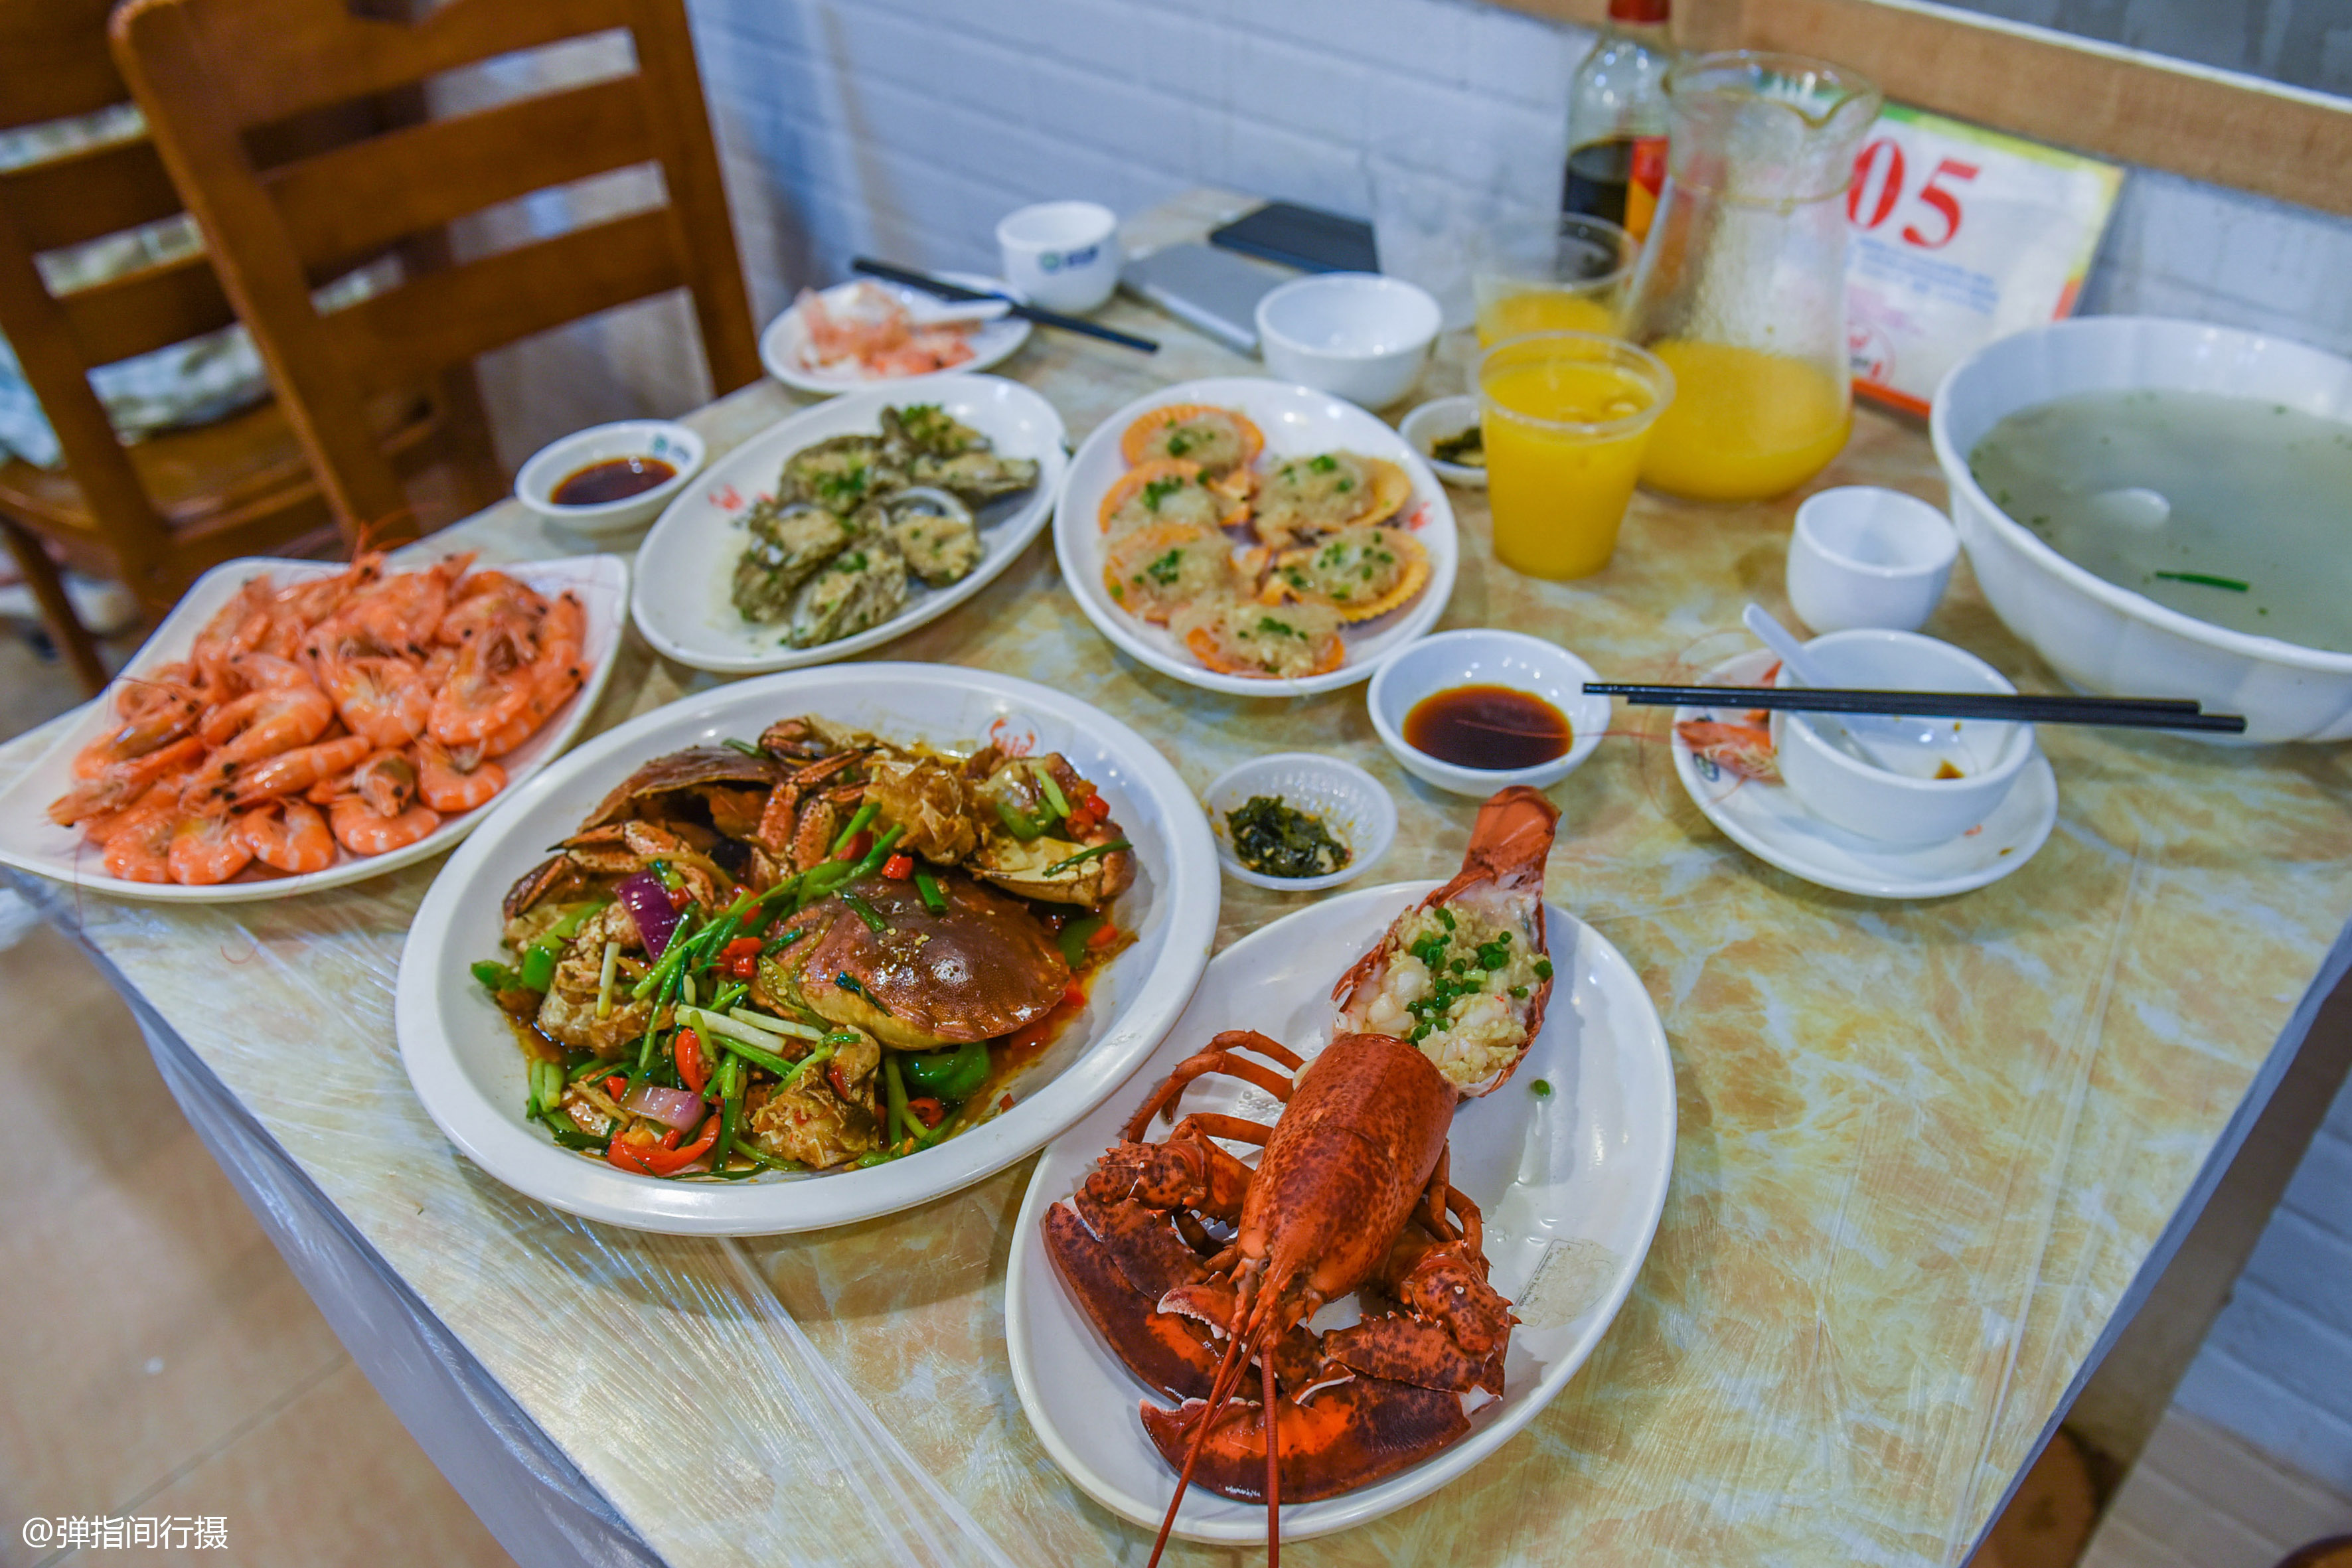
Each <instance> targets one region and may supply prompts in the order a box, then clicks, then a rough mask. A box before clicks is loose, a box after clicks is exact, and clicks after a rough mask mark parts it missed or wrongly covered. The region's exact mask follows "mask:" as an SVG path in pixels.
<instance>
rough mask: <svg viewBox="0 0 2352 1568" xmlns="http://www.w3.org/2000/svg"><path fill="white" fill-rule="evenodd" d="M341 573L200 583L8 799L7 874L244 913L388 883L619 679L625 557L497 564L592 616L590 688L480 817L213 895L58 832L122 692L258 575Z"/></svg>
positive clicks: (2, 849) (231, 567) (442, 841)
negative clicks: (54, 807)
mask: <svg viewBox="0 0 2352 1568" xmlns="http://www.w3.org/2000/svg"><path fill="white" fill-rule="evenodd" d="M416 564H419V563H417V562H415V561H412V562H410V563H408V564H406V565H402V566H397V567H395V570H402V571H405V570H410V569H413V567H414V566H415V565H416ZM344 569H345V568H344V567H343V566H342V565H341V564H340V563H333V562H323V561H282V560H271V559H268V558H264V557H249V558H247V559H246V560H242V561H230V562H225V563H222V564H221V565H218V566H215V567H214V568H213V569H212V570H211V571H209V572H207V573H205V574H204V575H203V576H201V577H199V578H197V579H196V581H195V583H194V584H193V585H192V586H191V587H190V588H189V589H188V591H187V593H186V594H185V595H184V596H182V598H181V600H180V602H179V603H178V604H177V605H174V606H173V609H172V613H171V614H170V615H169V616H166V617H164V620H163V625H162V626H158V627H156V628H155V633H154V635H153V636H152V637H149V638H148V639H147V640H146V642H144V643H143V644H142V645H141V646H140V648H139V651H138V652H137V653H135V654H133V655H131V662H130V663H129V664H128V665H126V666H124V667H123V669H122V672H121V674H120V675H118V676H116V677H115V684H114V685H109V686H108V687H107V689H105V690H104V691H103V692H100V694H99V697H98V700H96V701H94V702H89V703H85V704H84V705H83V706H82V708H81V709H80V710H79V713H78V714H77V715H76V717H75V719H74V721H73V723H72V724H71V725H70V726H69V727H68V729H67V730H66V731H65V733H64V734H63V735H62V736H61V737H60V738H59V739H58V743H57V744H56V745H54V746H52V747H50V748H49V750H48V752H47V753H46V754H44V755H43V756H42V758H41V760H40V761H38V762H37V763H34V764H33V765H32V766H31V767H30V768H28V769H26V772H25V773H23V774H22V775H20V776H19V777H18V778H17V780H16V783H15V784H11V785H9V786H8V787H7V788H6V789H5V790H0V865H7V866H14V867H16V868H17V869H18V870H20V871H30V872H33V873H34V874H35V875H37V876H42V877H47V878H50V879H54V880H56V881H59V882H67V883H70V884H71V885H73V886H75V887H77V888H81V889H86V890H88V891H89V892H93V893H110V894H113V895H114V896H115V897H117V898H124V899H144V900H150V901H152V902H156V903H178V904H242V903H251V902H254V901H256V900H262V899H288V898H292V897H293V896H295V895H296V894H298V893H311V892H317V891H319V890H320V889H324V888H341V887H346V886H348V885H350V884H351V883H353V882H360V881H364V880H366V879H368V878H370V877H380V876H382V875H383V873H384V872H386V871H396V870H398V869H399V868H401V867H403V866H413V865H415V863H416V862H417V861H419V860H425V859H429V858H432V857H433V856H436V855H438V854H439V853H441V851H443V850H444V849H446V848H448V847H450V846H451V845H453V844H455V843H457V840H459V839H460V838H463V837H466V835H467V834H468V833H470V832H472V831H473V830H474V828H475V826H477V825H478V824H479V823H480V822H481V821H482V819H483V818H484V817H486V816H488V815H489V814H490V813H491V812H494V811H496V810H497V809H498V808H499V805H500V804H501V803H503V802H504V801H505V800H506V799H507V798H508V797H509V796H510V795H513V794H514V793H515V791H516V790H517V788H518V787H520V785H521V784H522V782H523V781H524V780H525V779H527V778H529V777H530V775H531V774H533V773H537V772H538V771H539V770H540V769H541V768H543V767H545V766H546V765H547V764H548V763H551V762H552V761H554V760H555V758H556V757H557V756H559V755H561V754H562V751H563V748H564V747H566V746H568V745H570V744H571V743H572V737H573V736H575V735H577V734H579V733H580V726H581V725H583V724H584V723H586V722H587V721H588V715H589V714H590V713H592V712H593V711H594V710H595V707H596V700H597V699H598V698H599V697H601V696H603V695H604V683H605V681H606V680H608V679H611V678H612V674H613V660H614V658H615V657H616V656H617V655H618V654H619V653H620V651H621V626H622V622H623V617H624V614H625V606H626V605H627V604H628V598H629V568H628V564H627V563H625V562H624V561H623V560H622V559H621V558H620V557H619V556H617V555H569V556H565V557H563V558H562V559H561V560H555V561H536V562H526V563H521V564H519V565H509V564H500V565H499V568H498V569H499V571H501V572H505V573H509V574H511V575H513V576H515V577H517V578H520V580H521V581H523V582H525V583H528V584H530V585H531V586H532V587H534V588H536V589H538V590H539V591H540V592H541V593H542V594H550V595H552V594H556V593H560V592H562V590H564V589H566V588H570V589H572V590H574V591H576V592H577V593H578V594H579V595H580V600H581V605H582V607H583V609H585V610H586V612H587V623H588V624H587V635H586V636H585V637H583V639H582V642H581V655H582V657H583V658H585V659H586V660H587V663H588V678H587V679H585V680H584V681H583V682H582V683H581V687H580V689H579V690H578V691H576V692H574V693H573V694H572V700H570V701H569V702H567V703H565V704H564V705H563V706H562V708H560V709H558V710H556V711H555V714H554V716H553V717H551V719H549V721H547V722H546V723H545V724H543V725H541V727H540V731H539V733H537V734H535V735H533V736H532V737H531V738H530V740H528V741H526V742H523V743H522V744H521V745H520V746H518V747H516V748H515V750H514V751H512V752H509V753H508V754H507V755H506V756H503V757H501V758H499V766H500V767H503V768H504V769H506V771H507V787H506V788H505V789H504V790H502V791H501V792H499V795H498V796H497V798H496V799H494V800H492V801H490V802H489V803H488V805H481V806H478V807H476V808H475V809H474V810H472V811H468V812H463V813H460V814H459V815H457V816H450V817H445V818H444V819H443V820H442V823H441V826H438V827H436V828H435V829H434V830H433V831H432V832H431V833H428V834H426V835H425V837H422V838H420V839H418V840H417V841H416V842H415V843H414V844H411V845H409V846H408V847H405V848H403V849H394V850H392V851H390V852H389V853H387V854H383V855H372V856H359V855H353V854H352V852H351V851H349V850H347V849H344V848H341V847H337V848H336V850H335V862H334V864H333V865H331V866H329V867H328V868H326V869H325V870H323V871H306V872H303V873H301V874H300V875H299V876H291V877H289V876H283V875H278V874H275V873H268V872H265V871H261V870H258V869H255V870H247V871H245V872H243V873H241V874H240V875H239V876H238V877H237V878H236V879H231V880H229V881H226V882H219V883H215V884H214V885H213V886H211V887H209V888H184V887H180V886H178V885H177V884H175V883H154V882H126V881H123V880H122V879H120V878H117V877H110V876H108V875H107V874H106V871H105V868H104V867H103V865H102V864H101V863H100V861H101V857H102V856H103V854H104V851H102V850H100V848H99V847H97V846H96V845H93V844H89V843H86V842H85V841H84V840H83V838H82V836H81V833H80V831H79V829H76V828H71V827H59V826H58V825H57V824H55V823H53V822H51V821H50V820H49V818H48V805H49V802H51V801H53V800H55V799H56V798H57V797H58V796H59V795H63V794H65V792H66V791H67V790H68V789H69V788H71V787H72V784H73V760H74V755H75V753H76V752H79V751H80V750H81V749H82V748H83V747H84V746H87V745H88V744H89V743H90V742H92V741H95V740H97V739H98V738H99V737H100V736H101V735H104V734H107V733H109V732H110V731H113V730H114V729H116V728H118V727H119V722H120V721H114V722H110V720H113V717H114V693H115V689H116V686H117V685H119V684H120V683H121V682H122V681H125V680H135V679H139V678H140V677H141V676H142V675H144V674H146V673H147V672H148V671H149V670H152V669H153V668H156V667H157V666H158V665H164V664H171V663H173V662H175V661H177V660H180V659H183V658H186V657H187V656H188V650H189V649H190V648H192V647H194V646H195V641H196V635H197V634H198V633H199V632H201V631H203V630H204V628H205V622H207V621H209V620H211V619H212V618H213V616H215V614H217V613H218V612H219V610H220V609H221V607H222V606H223V605H226V604H227V603H228V602H229V601H230V600H231V599H233V598H235V597H236V594H237V590H238V589H240V588H242V587H244V586H245V584H247V582H248V581H249V580H251V579H252V577H253V576H254V574H257V573H259V572H267V573H268V574H270V575H271V576H272V577H274V578H276V579H277V580H278V581H279V582H281V583H296V582H301V581H303V580H305V579H307V578H311V577H326V576H331V575H332V574H335V573H337V572H341V571H343V570H344Z"/></svg>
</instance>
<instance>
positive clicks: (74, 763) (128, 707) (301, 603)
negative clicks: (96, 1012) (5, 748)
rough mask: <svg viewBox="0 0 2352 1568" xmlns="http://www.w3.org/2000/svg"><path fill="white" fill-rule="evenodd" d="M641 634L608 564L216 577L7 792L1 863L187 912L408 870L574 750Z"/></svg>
mask: <svg viewBox="0 0 2352 1568" xmlns="http://www.w3.org/2000/svg"><path fill="white" fill-rule="evenodd" d="M627 613H628V567H627V566H626V565H625V563H623V562H622V561H621V559H620V558H619V557H618V556H614V555H582V556H572V557H567V558H565V559H562V560H556V561H541V562H535V563H528V564H524V565H516V566H508V567H502V568H496V569H493V568H487V567H484V568H476V567H474V566H473V564H472V557H471V556H470V555H452V556H446V557H443V558H441V559H438V560H433V561H426V562H424V563H420V564H418V565H415V566H408V565H396V564H394V563H391V562H389V561H387V560H385V558H384V557H383V555H381V554H380V553H371V554H368V555H365V556H362V557H361V558H360V560H359V561H357V562H355V563H350V564H338V563H326V562H317V561H282V560H263V559H252V560H244V561H233V562H229V563H226V564H225V565H221V566H216V567H215V568H214V569H213V570H212V571H210V572H207V573H206V574H205V575H204V576H202V577H200V578H198V579H197V580H196V583H195V584H194V586H193V587H191V588H190V589H189V590H188V592H187V595H185V596H184V598H182V599H181V601H180V603H179V605H177V606H176V607H175V608H174V609H173V611H172V613H171V615H170V616H168V617H166V618H165V620H164V622H163V625H162V626H160V627H158V628H157V629H156V631H155V634H154V635H153V636H152V637H149V638H148V639H147V642H146V643H145V645H144V646H143V647H141V648H140V650H139V651H138V652H137V653H136V654H135V655H133V656H132V658H131V662H130V664H129V665H128V666H126V667H125V668H124V669H123V671H122V673H121V674H120V675H118V676H117V677H116V678H115V679H114V680H113V681H112V682H111V683H110V685H109V686H108V687H107V689H106V690H105V691H103V692H102V693H100V696H99V697H98V699H97V700H95V701H92V702H90V703H88V704H86V705H85V706H84V707H83V708H81V709H80V710H79V711H78V712H77V713H76V714H75V715H74V716H73V717H72V718H71V719H70V720H69V721H68V723H67V724H66V726H65V729H64V732H63V733H62V734H61V735H60V736H59V738H58V742H57V743H56V744H55V745H54V746H52V747H51V748H50V749H49V750H48V752H46V753H45V754H44V755H43V756H42V757H41V759H40V760H39V761H38V762H37V763H34V764H33V765H32V766H31V767H30V768H29V769H27V770H26V772H25V773H23V774H22V775H20V776H19V777H18V778H17V779H16V782H15V783H14V784H10V785H8V786H7V788H6V789H5V790H0V864H5V865H8V866H13V867H15V868H17V869H19V870H24V871H30V872H33V873H35V874H36V875H38V876H43V877H47V878H51V879H55V880H57V881H60V882H67V883H70V884H72V885H73V886H75V887H78V888H81V889H87V890H89V891H91V892H103V893H113V894H118V895H120V896H122V897H125V898H133V899H147V900H164V901H180V902H192V903H238V902H246V901H249V900H259V899H279V898H287V897H290V896H292V895H294V894H297V893H306V892H311V891H314V890H317V889H323V888H335V887H341V886H344V885H346V884H348V883H352V882H356V881H360V880H362V879H365V878H369V877H373V876H376V875H378V874H380V873H382V872H384V871H389V870H393V869H394V868H399V867H402V866H407V865H412V864H414V863H415V862H416V861H418V860H422V859H425V858H428V857H430V856H433V855H436V854H438V853H439V852H440V851H442V850H444V849H446V848H448V847H450V846H451V845H453V844H455V843H456V842H457V840H458V839H460V838H462V837H465V836H466V834H467V831H468V830H470V829H471V828H472V827H473V826H474V825H475V824H476V823H477V822H478V821H479V820H480V819H481V817H482V816H483V814H484V812H485V811H487V810H488V807H489V806H490V805H491V804H492V803H493V802H494V801H496V800H497V798H498V797H499V795H501V794H502V793H503V792H504V791H505V790H506V789H508V788H510V787H511V786H512V785H513V784H516V783H518V782H520V780H522V779H524V778H527V777H529V776H530V774H532V773H536V772H538V771H539V770H540V769H541V768H542V767H544V766H545V765H546V764H547V763H550V762H551V761H552V760H554V758H555V757H556V756H557V755H558V754H559V753H561V752H562V750H563V749H564V747H566V746H567V745H569V744H570V743H571V742H572V738H573V737H574V736H576V735H577V734H578V733H579V731H580V727H581V726H582V725H583V723H585V722H586V721H587V718H588V715H589V713H590V711H591V710H593V708H594V707H595V705H596V700H597V698H598V696H599V695H600V694H601V693H602V692H603V690H604V683H605V681H606V679H608V678H609V677H610V676H611V674H612V669H613V661H614V657H615V656H616V655H617V654H618V653H619V651H620V644H621V627H622V625H623V623H624V621H625V619H626V617H627Z"/></svg>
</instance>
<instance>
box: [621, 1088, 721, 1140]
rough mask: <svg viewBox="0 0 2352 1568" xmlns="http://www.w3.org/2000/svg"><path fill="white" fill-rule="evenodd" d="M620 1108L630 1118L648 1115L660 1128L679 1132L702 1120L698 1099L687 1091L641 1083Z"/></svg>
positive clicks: (690, 1091) (700, 1102)
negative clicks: (671, 1128) (675, 1129)
mask: <svg viewBox="0 0 2352 1568" xmlns="http://www.w3.org/2000/svg"><path fill="white" fill-rule="evenodd" d="M621 1109H622V1110H625V1111H627V1112H628V1113H629V1114H630V1115H632V1116H650V1117H652V1118H653V1119H654V1120H655V1121H658V1122H660V1123H661V1124H662V1125H663V1126H665V1127H675V1128H677V1130H678V1131H680V1132H683V1131H686V1130H687V1129H688V1128H690V1127H692V1126H694V1125H695V1124H696V1123H697V1122H698V1121H701V1120H702V1097H701V1096H700V1095H698V1094H697V1093H695V1092H694V1091H693V1090H691V1089H662V1088H658V1087H656V1085H653V1084H650V1083H641V1084H639V1085H637V1087H636V1089H635V1090H633V1091H632V1092H631V1093H630V1095H629V1098H628V1099H626V1100H623V1101H621Z"/></svg>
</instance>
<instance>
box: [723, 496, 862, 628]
mask: <svg viewBox="0 0 2352 1568" xmlns="http://www.w3.org/2000/svg"><path fill="white" fill-rule="evenodd" d="M743 525H744V527H745V528H747V529H749V530H750V531H751V543H749V544H748V545H746V546H744V548H743V553H742V555H741V557H740V559H738V560H737V561H736V563H735V586H734V600H735V608H736V610H737V611H738V612H740V614H741V615H742V616H743V618H744V619H745V620H747V621H780V620H782V619H783V618H784V613H785V612H786V611H787V610H789V609H790V608H791V607H792V602H793V590H794V589H795V588H798V587H799V586H800V585H801V584H803V583H805V582H807V581H808V580H809V578H810V577H812V576H813V575H814V574H815V573H816V570H817V568H818V567H820V566H822V565H824V563H826V562H827V561H829V560H831V559H832V558H833V557H834V556H835V554H837V553H839V552H840V550H841V547H842V546H843V545H845V544H846V543H848V542H849V525H848V524H847V523H845V522H844V521H842V520H841V519H840V518H838V517H836V516H835V515H834V514H833V513H832V512H830V511H828V510H825V509H824V507H821V506H819V505H817V504H816V503H815V502H814V501H806V500H798V501H789V502H786V503H784V504H782V505H778V504H777V503H775V502H772V501H761V503H760V504H759V505H757V506H755V507H753V508H752V509H751V511H749V512H748V513H746V514H745V515H744V519H743Z"/></svg>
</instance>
